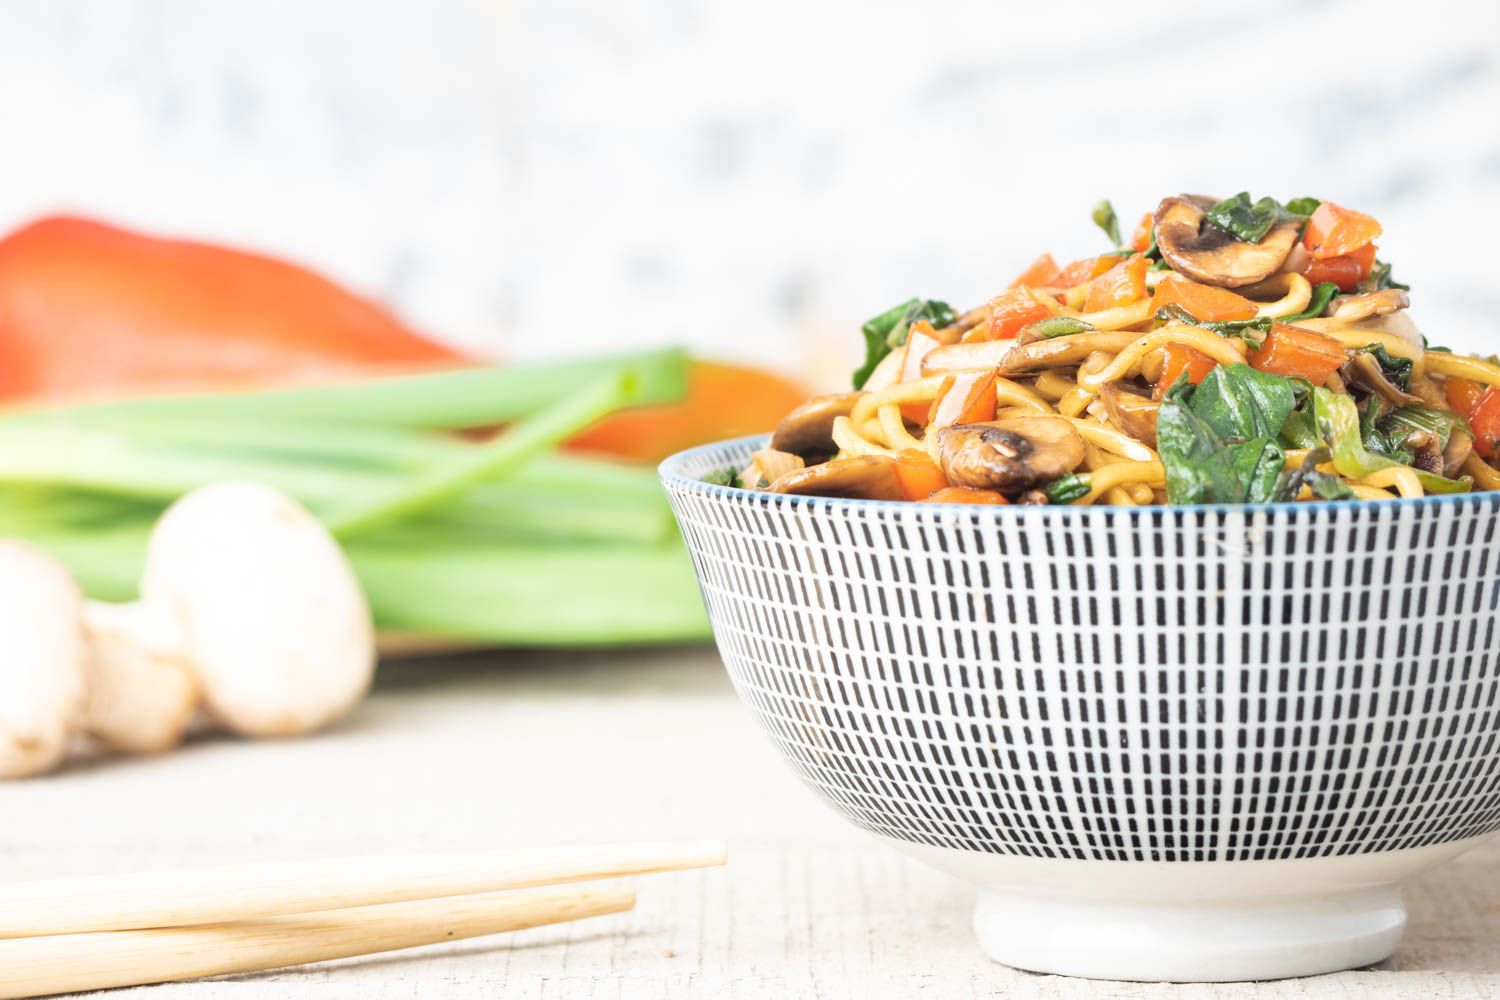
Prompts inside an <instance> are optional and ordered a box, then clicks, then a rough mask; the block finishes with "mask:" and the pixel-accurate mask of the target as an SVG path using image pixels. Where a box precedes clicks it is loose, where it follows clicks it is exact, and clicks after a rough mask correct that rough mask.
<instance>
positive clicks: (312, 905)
mask: <svg viewBox="0 0 1500 1000" xmlns="http://www.w3.org/2000/svg"><path fill="white" fill-rule="evenodd" d="M724 860H725V847H724V844H723V843H722V842H718V841H691V842H685V843H661V844H639V845H620V846H614V845H605V846H593V847H563V848H539V849H526V850H506V851H476V852H460V853H452V854H427V855H409V856H400V855H397V856H392V857H371V858H341V859H337V860H323V861H298V862H277V863H271V864H248V865H232V866H228V867H222V868H204V869H197V870H193V869H188V870H184V871H174V872H143V873H139V874H130V875H103V876H94V877H88V878H77V879H55V880H45V881H35V882H18V883H13V884H10V885H0V938H17V937H36V936H40V935H49V934H76V933H81V932H86V931H112V930H130V929H135V928H149V927H181V926H184V925H188V924H206V923H225V922H228V921H236V920H248V919H253V918H256V917H264V916H270V915H277V914H291V913H309V912H313V911H318V910H334V909H347V908H349V907H357V906H367V905H371V904H377V903H394V902H400V901H404V900H413V899H429V898H432V897H438V896H458V895H467V894H470V893H486V892H494V891H496V890H499V889H519V888H525V887H528V886H538V885H553V884H558V883H564V882H578V881H584V880H587V879H600V878H616V877H619V876H623V875H643V874H647V873H650V872H665V871H677V870H681V869H684V868H703V867H707V866H710V865H721V864H723V863H724ZM485 933H489V932H485Z"/></svg>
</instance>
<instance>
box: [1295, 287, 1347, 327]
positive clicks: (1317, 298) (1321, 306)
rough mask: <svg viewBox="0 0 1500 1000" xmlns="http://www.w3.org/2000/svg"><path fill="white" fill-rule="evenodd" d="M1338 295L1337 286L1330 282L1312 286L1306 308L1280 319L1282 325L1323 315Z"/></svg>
mask: <svg viewBox="0 0 1500 1000" xmlns="http://www.w3.org/2000/svg"><path fill="white" fill-rule="evenodd" d="M1338 293H1339V286H1338V285H1335V284H1334V283H1333V282H1331V281H1320V282H1318V283H1317V284H1316V285H1314V286H1313V291H1312V298H1311V299H1309V300H1308V302H1307V308H1306V309H1304V310H1302V311H1301V312H1299V313H1294V314H1293V315H1291V316H1283V317H1281V322H1283V323H1295V322H1297V320H1299V319H1314V318H1316V317H1318V316H1321V315H1323V311H1324V310H1325V309H1327V308H1328V303H1330V302H1332V301H1333V297H1334V296H1335V295H1337V294H1338Z"/></svg>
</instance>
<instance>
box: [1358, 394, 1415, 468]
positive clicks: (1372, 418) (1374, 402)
mask: <svg viewBox="0 0 1500 1000" xmlns="http://www.w3.org/2000/svg"><path fill="white" fill-rule="evenodd" d="M1358 409H1359V439H1360V441H1361V442H1362V443H1363V444H1364V446H1365V451H1367V452H1369V453H1370V454H1371V455H1380V456H1382V457H1383V458H1389V459H1391V460H1392V461H1395V462H1400V463H1401V464H1402V465H1410V464H1411V455H1412V453H1411V450H1410V449H1408V448H1406V447H1404V446H1403V444H1402V441H1403V439H1404V438H1405V435H1404V434H1396V435H1392V434H1388V433H1386V432H1385V431H1383V430H1381V429H1380V423H1379V421H1380V400H1379V399H1378V398H1377V397H1375V396H1371V397H1370V398H1369V399H1367V400H1365V403H1364V406H1363V407H1362V408H1358Z"/></svg>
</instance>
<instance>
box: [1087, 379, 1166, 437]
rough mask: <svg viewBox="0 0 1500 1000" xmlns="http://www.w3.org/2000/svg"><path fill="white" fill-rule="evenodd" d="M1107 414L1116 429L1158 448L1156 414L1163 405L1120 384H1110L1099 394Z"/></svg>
mask: <svg viewBox="0 0 1500 1000" xmlns="http://www.w3.org/2000/svg"><path fill="white" fill-rule="evenodd" d="M1099 398H1100V399H1102V400H1103V401H1104V410H1105V413H1106V414H1108V416H1109V422H1110V423H1112V424H1114V425H1115V427H1116V429H1118V430H1120V431H1121V432H1123V433H1125V434H1129V435H1130V436H1131V437H1133V438H1135V439H1136V440H1137V441H1140V442H1142V443H1143V444H1146V445H1149V446H1150V447H1152V448H1155V447H1156V413H1157V410H1159V409H1160V408H1161V404H1160V403H1158V402H1156V401H1155V400H1153V399H1152V398H1151V397H1150V396H1146V395H1143V394H1142V393H1139V392H1135V391H1133V390H1131V389H1129V388H1127V387H1126V386H1124V385H1123V384H1121V383H1119V382H1110V383H1109V384H1108V385H1106V386H1105V387H1104V388H1103V389H1102V390H1100V392H1099Z"/></svg>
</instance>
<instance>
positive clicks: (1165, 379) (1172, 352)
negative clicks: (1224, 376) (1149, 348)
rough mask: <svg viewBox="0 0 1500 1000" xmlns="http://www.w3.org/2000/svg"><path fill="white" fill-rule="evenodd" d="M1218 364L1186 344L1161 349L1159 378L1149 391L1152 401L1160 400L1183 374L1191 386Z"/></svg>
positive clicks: (1170, 345) (1201, 379)
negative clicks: (1184, 373)
mask: <svg viewBox="0 0 1500 1000" xmlns="http://www.w3.org/2000/svg"><path fill="white" fill-rule="evenodd" d="M1217 365H1218V362H1217V361H1215V360H1214V359H1213V358H1211V357H1209V356H1208V355H1207V354H1204V353H1203V352H1202V351H1200V350H1198V349H1197V348H1196V347H1189V346H1188V345H1186V344H1168V345H1167V346H1166V347H1164V348H1162V361H1161V377H1160V378H1158V379H1157V380H1156V387H1155V388H1154V389H1152V390H1151V398H1152V399H1161V398H1162V396H1164V395H1166V393H1167V390H1168V389H1170V388H1172V386H1173V385H1174V384H1176V382H1177V379H1178V378H1179V377H1181V375H1182V373H1183V372H1187V377H1188V381H1189V382H1191V383H1192V384H1193V385H1197V384H1198V383H1199V382H1202V381H1203V380H1204V379H1205V378H1206V377H1207V376H1208V373H1209V372H1211V371H1213V370H1214V368H1215V367H1216V366H1217Z"/></svg>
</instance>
